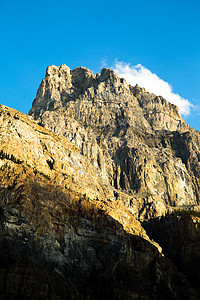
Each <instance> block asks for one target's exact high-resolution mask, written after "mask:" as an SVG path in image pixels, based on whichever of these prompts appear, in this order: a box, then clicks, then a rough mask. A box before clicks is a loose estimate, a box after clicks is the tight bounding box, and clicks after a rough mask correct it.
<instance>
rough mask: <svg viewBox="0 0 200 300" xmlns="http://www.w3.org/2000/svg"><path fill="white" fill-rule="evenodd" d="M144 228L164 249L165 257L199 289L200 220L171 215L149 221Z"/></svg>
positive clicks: (194, 217) (195, 217)
mask: <svg viewBox="0 0 200 300" xmlns="http://www.w3.org/2000/svg"><path fill="white" fill-rule="evenodd" d="M198 215H199V214H198ZM143 226H144V227H145V229H146V230H147V233H148V234H149V236H150V237H151V238H153V239H154V240H155V241H156V242H158V243H159V244H160V246H161V247H162V248H163V253H164V255H165V256H166V257H168V258H170V259H171V260H172V261H173V263H174V264H175V265H176V266H177V267H178V268H179V270H180V271H181V272H183V273H184V274H186V276H187V278H188V279H189V281H190V283H191V284H192V285H193V286H195V287H196V288H197V289H199V282H200V252H199V249H200V218H199V217H197V216H192V215H191V216H187V215H186V216H175V215H170V216H167V217H161V218H155V219H152V220H149V221H148V222H145V223H144V225H143Z"/></svg>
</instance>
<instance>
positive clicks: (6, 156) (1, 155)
mask: <svg viewBox="0 0 200 300" xmlns="http://www.w3.org/2000/svg"><path fill="white" fill-rule="evenodd" d="M0 159H8V160H11V161H13V162H14V163H16V164H22V163H23V162H24V161H23V160H20V159H18V158H16V157H15V156H14V155H13V154H8V153H6V152H4V151H3V150H1V151H0Z"/></svg>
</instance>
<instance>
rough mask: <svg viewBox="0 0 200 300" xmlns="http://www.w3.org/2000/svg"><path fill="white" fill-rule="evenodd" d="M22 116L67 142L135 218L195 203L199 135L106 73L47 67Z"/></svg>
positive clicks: (164, 105)
mask: <svg viewBox="0 0 200 300" xmlns="http://www.w3.org/2000/svg"><path fill="white" fill-rule="evenodd" d="M29 114H30V115H32V116H33V117H34V119H35V120H37V122H38V123H39V124H40V125H42V126H44V127H46V128H47V129H49V130H51V131H53V132H55V133H56V134H58V135H61V136H64V137H66V138H67V139H68V140H69V141H71V142H72V143H74V144H75V145H76V146H77V147H78V148H79V149H80V151H81V154H82V155H84V156H86V157H87V158H88V159H89V160H90V163H91V164H92V165H93V166H94V167H95V168H96V172H97V173H98V174H99V176H101V177H102V179H103V180H105V181H106V182H107V184H108V185H109V186H110V187H111V190H112V193H113V199H115V200H117V201H121V203H123V205H125V206H127V207H128V209H129V210H130V211H131V212H134V214H136V215H138V216H139V217H140V218H143V217H145V218H149V217H150V216H156V215H160V214H162V213H163V212H164V211H165V210H166V209H167V208H168V207H174V206H175V207H176V206H183V205H186V206H187V205H197V204H198V203H199V199H200V198H199V192H200V186H199V179H197V178H196V177H195V179H194V173H196V172H200V165H199V160H198V156H197V152H198V151H199V144H198V141H199V134H198V133H197V132H196V131H194V130H193V129H190V128H189V126H188V125H187V124H186V123H185V121H184V120H183V119H182V118H181V116H180V113H179V109H178V108H177V107H176V106H175V105H173V104H170V103H169V102H168V101H167V100H165V99H164V98H163V97H161V96H156V95H154V94H150V93H148V92H147V91H146V90H145V89H144V88H140V87H139V86H138V85H136V86H134V87H133V86H131V85H128V84H127V82H126V80H125V79H123V78H119V77H118V76H117V75H116V74H115V73H114V71H112V70H110V69H106V68H105V69H102V71H101V74H97V75H94V74H93V73H92V72H91V71H90V70H89V69H87V68H83V67H80V68H75V69H73V70H70V69H69V68H68V67H67V66H66V65H61V66H60V67H56V66H50V67H48V68H47V73H46V77H45V78H44V79H43V80H42V83H41V85H40V87H39V89H38V92H37V96H36V99H35V100H34V102H33V106H32V109H31V110H30V112H29ZM189 145H190V146H189ZM197 170H198V171H197ZM197 182H198V184H197Z"/></svg>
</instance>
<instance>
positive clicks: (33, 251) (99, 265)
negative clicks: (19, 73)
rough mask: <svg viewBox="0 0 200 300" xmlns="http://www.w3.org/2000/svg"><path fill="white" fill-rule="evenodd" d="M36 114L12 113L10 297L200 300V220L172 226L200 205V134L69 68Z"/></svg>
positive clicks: (1, 228)
mask: <svg viewBox="0 0 200 300" xmlns="http://www.w3.org/2000/svg"><path fill="white" fill-rule="evenodd" d="M30 114H31V115H32V117H30V116H28V115H24V114H23V113H20V112H18V111H16V110H14V109H10V108H8V107H5V106H1V105H0V298H1V299H8V298H12V299H31V300H32V299H35V300H36V299H43V300H46V299H49V300H50V299H63V300H64V299H78V300H79V299H80V300H84V299H88V300H92V299H176V300H180V299H194V300H196V299H200V296H199V293H198V291H199V284H198V283H199V282H198V276H197V277H196V274H194V270H196V273H197V274H199V269H200V263H199V261H200V260H199V251H198V247H196V245H198V244H199V243H200V242H199V240H200V239H199V224H200V218H199V217H198V215H199V214H200V213H198V212H197V211H196V214H197V213H198V214H197V217H196V216H195V217H188V219H187V220H180V222H179V218H176V217H175V219H174V217H173V216H170V217H169V218H168V216H167V217H163V216H164V215H165V214H166V212H169V211H172V212H174V211H178V209H179V208H181V209H188V211H190V208H191V207H192V208H194V207H195V209H196V210H198V209H199V202H200V134H199V132H197V131H195V130H193V129H191V128H189V126H188V125H187V124H186V123H185V122H184V121H183V120H182V118H181V117H180V115H179V112H178V109H177V107H175V106H174V105H171V104H169V103H168V102H167V101H166V100H165V99H163V98H162V97H157V96H156V95H153V94H150V93H147V92H146V91H145V89H141V88H140V87H139V86H137V85H136V86H135V87H132V86H130V85H128V84H127V82H126V81H125V80H124V79H121V78H119V77H118V76H117V75H116V74H115V73H114V72H113V71H112V70H109V69H103V70H102V72H101V74H97V75H94V74H93V73H92V72H91V71H90V70H88V69H86V68H83V67H80V68H75V69H74V70H70V69H69V68H68V67H67V66H65V65H62V66H60V67H55V66H51V67H48V68H47V72H46V77H45V78H44V79H43V81H42V83H41V85H40V87H39V90H38V93H37V97H36V99H35V101H34V103H33V107H32V109H31V111H30ZM33 118H34V119H35V120H34V119H33ZM40 125H42V126H40ZM184 211H185V210H184ZM157 216H162V217H161V218H156V217H157ZM152 219H153V222H152V223H151V220H152ZM154 220H155V223H154ZM154 224H155V225H154ZM143 226H144V227H143ZM154 226H155V227H156V228H157V227H158V226H159V228H161V230H158V231H157V230H153V228H154ZM144 228H145V229H146V230H147V231H148V234H149V236H150V237H151V238H153V239H156V241H159V242H160V243H162V245H163V252H164V255H165V253H166V256H167V255H168V254H169V255H171V257H172V259H173V263H172V262H171V261H170V260H168V259H166V257H164V255H163V253H162V248H161V247H160V246H159V245H158V244H157V243H156V242H154V241H153V240H151V239H150V237H149V236H148V235H147V232H146V231H145V229H144ZM184 228H187V229H188V230H185V229H184ZM165 231H166V233H167V234H166V237H167V240H166V239H165V238H164V239H163V236H165ZM179 232H180V233H181V235H180V239H179V238H177V233H179ZM171 233H172V234H171ZM190 233H191V234H192V238H191V236H190ZM161 235H162V236H161ZM179 240H180V241H181V248H182V249H180V246H179V243H177V241H178V242H179ZM163 241H164V242H163ZM185 241H186V243H185ZM168 246H169V247H168ZM168 250H169V251H168ZM165 251H166V252H165ZM167 251H168V253H167ZM169 257H170V256H169ZM180 257H181V259H180V260H179V258H180ZM176 259H178V261H180V263H178V264H177V262H176ZM184 259H186V263H185V261H184ZM182 262H183V263H182ZM190 263H191V265H192V267H191V268H190ZM174 264H177V266H178V268H179V271H180V270H181V271H182V272H184V274H185V275H183V274H181V273H179V272H178V270H177V268H176V267H175V266H174ZM182 265H183V267H182ZM193 265H195V268H193ZM193 278H194V279H195V280H196V278H197V280H196V281H195V287H196V289H197V290H198V291H196V290H194V289H193V282H191V280H193ZM187 279H188V280H190V282H188V281H187Z"/></svg>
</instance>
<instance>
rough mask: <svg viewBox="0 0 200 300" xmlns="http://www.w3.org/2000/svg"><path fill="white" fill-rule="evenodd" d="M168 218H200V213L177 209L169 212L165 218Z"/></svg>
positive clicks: (192, 210)
mask: <svg viewBox="0 0 200 300" xmlns="http://www.w3.org/2000/svg"><path fill="white" fill-rule="evenodd" d="M168 216H179V217H185V216H194V217H199V218H200V211H197V210H194V209H187V210H186V209H176V210H173V211H172V212H167V213H166V214H165V217H168Z"/></svg>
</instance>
